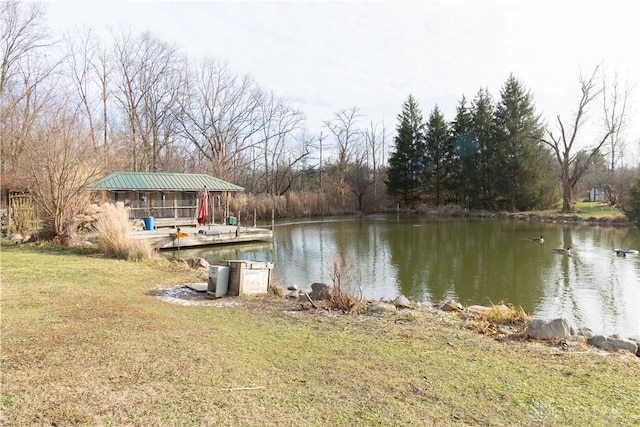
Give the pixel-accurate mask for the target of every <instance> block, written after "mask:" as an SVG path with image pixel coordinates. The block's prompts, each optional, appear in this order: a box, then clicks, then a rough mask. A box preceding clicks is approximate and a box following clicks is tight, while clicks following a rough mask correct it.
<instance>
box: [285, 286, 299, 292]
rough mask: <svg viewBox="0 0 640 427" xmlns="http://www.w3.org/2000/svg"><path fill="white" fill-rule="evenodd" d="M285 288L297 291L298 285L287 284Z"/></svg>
mask: <svg viewBox="0 0 640 427" xmlns="http://www.w3.org/2000/svg"><path fill="white" fill-rule="evenodd" d="M287 290H288V291H297V290H298V285H289V287H288V288H287Z"/></svg>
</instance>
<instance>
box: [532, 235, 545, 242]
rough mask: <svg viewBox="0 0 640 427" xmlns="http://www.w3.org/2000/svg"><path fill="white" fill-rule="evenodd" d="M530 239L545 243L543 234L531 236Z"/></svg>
mask: <svg viewBox="0 0 640 427" xmlns="http://www.w3.org/2000/svg"><path fill="white" fill-rule="evenodd" d="M529 240H531V241H532V242H540V243H544V237H542V236H540V237H531V238H529Z"/></svg>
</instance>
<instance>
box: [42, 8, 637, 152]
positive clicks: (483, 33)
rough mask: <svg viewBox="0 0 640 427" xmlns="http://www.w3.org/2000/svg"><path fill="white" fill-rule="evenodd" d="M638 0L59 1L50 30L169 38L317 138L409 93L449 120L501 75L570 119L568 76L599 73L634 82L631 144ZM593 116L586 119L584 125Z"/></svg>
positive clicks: (573, 98) (391, 122) (574, 89)
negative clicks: (290, 105)
mask: <svg viewBox="0 0 640 427" xmlns="http://www.w3.org/2000/svg"><path fill="white" fill-rule="evenodd" d="M639 4H640V3H638V2H637V1H634V0H611V1H608V2H606V3H605V2H601V1H560V2H557V1H556V2H551V1H507V0H500V1H498V0H496V1H490V0H489V1H480V0H476V1H472V0H467V1H446V2H444V1H438V2H436V1H423V2H399V1H376V2H374V1H362V2H351V1H341V2H324V1H314V2H312V1H298V2H293V1H289V2H242V1H241V2H237V1H236V2H216V1H198V2H148V1H129V2H105V1H102V2H101V1H89V2H74V3H70V2H59V1H54V2H51V3H50V4H49V19H50V23H51V25H52V26H54V28H55V29H57V30H58V31H61V30H62V29H64V28H69V27H70V26H71V25H73V24H86V25H88V26H90V27H92V28H93V29H94V30H96V31H101V30H104V29H106V28H107V27H108V26H118V25H123V24H124V25H131V26H132V28H134V29H136V30H140V31H143V30H150V31H152V32H153V33H154V34H156V35H158V36H159V37H161V38H162V39H164V40H167V41H173V42H175V43H176V44H177V45H178V46H180V47H181V48H182V49H184V50H185V52H187V53H188V55H189V56H190V57H194V58H196V57H200V56H213V57H214V58H216V59H218V60H221V61H226V62H227V63H228V65H229V67H230V69H231V70H233V71H235V72H236V73H238V74H249V75H251V76H252V77H254V78H255V80H256V81H257V82H258V83H259V84H260V85H261V86H262V87H263V88H265V89H267V90H273V91H274V92H275V93H277V94H279V95H284V96H286V97H288V98H289V99H291V100H292V101H293V102H295V103H296V105H298V106H299V108H300V109H301V110H302V111H303V112H304V113H306V115H307V116H308V117H309V120H308V127H309V129H310V130H311V131H312V132H317V131H319V129H320V128H321V126H322V122H323V121H324V120H328V119H330V118H331V116H332V113H333V112H336V111H338V110H341V109H345V108H349V107H351V106H358V107H360V108H361V110H362V113H363V115H365V116H366V119H367V121H369V120H374V121H382V120H383V119H384V120H385V123H386V125H387V127H388V128H391V127H394V126H395V124H396V116H397V114H398V113H399V112H400V109H401V106H402V103H403V102H404V101H405V100H406V98H407V96H408V95H409V94H410V93H412V94H413V95H414V97H415V98H416V99H417V100H418V102H419V104H420V106H421V108H422V110H423V113H424V115H425V117H426V116H427V115H428V114H429V112H430V111H431V109H432V108H433V107H434V105H435V104H436V103H437V104H438V105H439V106H440V108H441V110H442V111H443V113H444V114H445V116H446V117H447V118H448V119H452V118H453V114H454V112H455V106H456V104H457V103H458V101H459V100H460V98H461V96H462V94H464V95H465V96H466V97H467V99H469V100H470V99H472V98H473V97H474V96H475V94H476V93H477V91H478V90H479V89H480V88H481V87H483V88H484V87H486V88H488V89H489V91H490V92H491V93H492V94H493V95H494V97H496V98H498V97H499V91H500V88H501V86H502V84H503V83H504V82H505V81H506V79H507V77H508V75H509V73H514V75H515V76H516V77H517V78H519V79H520V80H522V81H523V82H524V83H525V84H526V85H527V87H528V88H529V89H531V91H532V93H533V94H534V97H535V100H536V105H537V107H538V110H539V111H540V112H542V113H543V114H544V115H545V117H546V118H547V120H549V121H551V120H553V118H554V117H555V116H556V115H557V114H560V115H561V116H562V117H565V118H566V120H569V118H570V116H571V113H572V112H573V110H574V109H575V106H576V105H577V102H578V100H579V96H580V88H579V85H578V74H579V72H580V69H582V70H583V71H585V72H590V71H592V70H593V67H595V66H596V65H597V64H602V66H603V67H604V68H605V69H606V70H607V72H608V74H609V75H612V74H613V72H614V71H617V72H618V73H619V74H620V75H621V76H623V77H625V76H627V77H629V78H630V79H631V81H632V83H635V84H636V87H635V92H634V95H633V100H632V101H633V105H632V108H633V112H634V113H635V114H636V116H635V120H634V123H636V125H635V127H632V128H630V129H629V132H628V134H629V136H628V138H629V139H630V140H632V141H636V140H638V139H640V129H639V126H640V125H639V124H638V123H639V122H640V120H638V119H637V114H638V112H639V111H640V82H638V76H640V68H639V65H638V63H639V55H640V36H639V33H638V31H639V30H638V28H639V27H640V5H639ZM594 119H595V117H594Z"/></svg>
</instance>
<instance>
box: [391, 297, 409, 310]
mask: <svg viewBox="0 0 640 427" xmlns="http://www.w3.org/2000/svg"><path fill="white" fill-rule="evenodd" d="M394 304H395V306H396V307H397V308H411V301H409V299H408V298H407V297H405V296H404V295H400V296H399V297H398V298H396V300H395V301H394Z"/></svg>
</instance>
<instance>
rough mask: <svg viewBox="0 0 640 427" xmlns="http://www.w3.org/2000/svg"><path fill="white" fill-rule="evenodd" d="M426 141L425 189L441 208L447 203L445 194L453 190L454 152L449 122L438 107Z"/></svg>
mask: <svg viewBox="0 0 640 427" xmlns="http://www.w3.org/2000/svg"><path fill="white" fill-rule="evenodd" d="M425 141H426V155H427V156H426V158H427V164H426V171H425V172H426V174H425V189H426V191H427V193H428V194H429V195H430V196H431V197H432V199H433V202H434V203H435V205H436V206H440V204H442V203H443V202H444V201H445V200H444V199H445V197H446V196H445V194H449V193H450V190H451V185H452V182H451V177H452V174H453V171H452V163H453V161H452V156H453V150H452V148H451V145H450V142H451V137H450V135H449V129H448V126H447V122H446V121H445V119H444V116H443V115H442V113H441V112H440V109H439V108H438V106H437V105H436V106H435V108H434V109H433V111H432V112H431V115H430V116H429V120H428V122H427V129H426V139H425Z"/></svg>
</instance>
